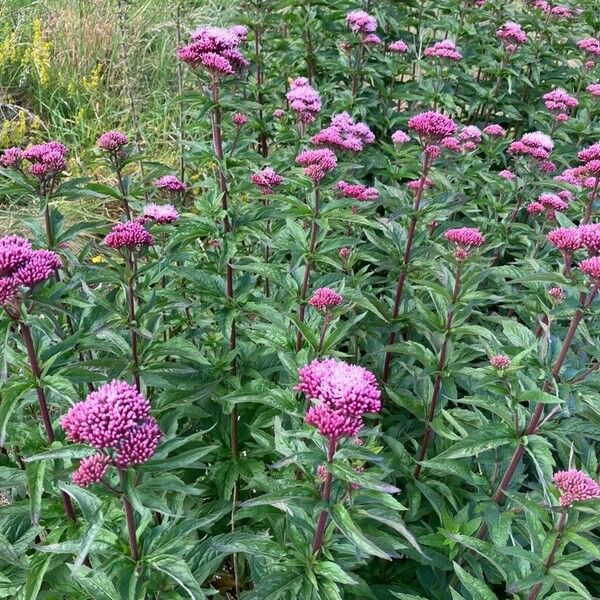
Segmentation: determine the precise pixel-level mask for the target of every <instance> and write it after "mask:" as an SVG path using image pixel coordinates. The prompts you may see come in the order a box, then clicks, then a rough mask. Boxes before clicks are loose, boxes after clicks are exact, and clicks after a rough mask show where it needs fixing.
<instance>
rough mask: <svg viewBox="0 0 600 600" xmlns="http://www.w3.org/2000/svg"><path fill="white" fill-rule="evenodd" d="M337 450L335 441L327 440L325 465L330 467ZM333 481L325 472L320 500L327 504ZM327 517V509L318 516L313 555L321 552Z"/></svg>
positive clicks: (330, 475)
mask: <svg viewBox="0 0 600 600" xmlns="http://www.w3.org/2000/svg"><path fill="white" fill-rule="evenodd" d="M336 448H337V440H329V446H328V447H327V464H328V465H330V464H331V463H332V462H333V457H334V456H335V451H336ZM332 481H333V476H332V474H331V472H330V471H329V469H328V470H327V475H326V476H325V483H324V484H323V492H322V494H321V498H322V499H323V502H326V503H327V504H329V502H330V500H331V484H332ZM328 517H329V509H327V510H324V511H321V514H320V515H319V521H318V523H317V528H316V530H315V539H314V541H313V547H312V550H313V554H318V553H319V550H321V546H322V545H323V536H324V534H325V527H326V526H327V519H328Z"/></svg>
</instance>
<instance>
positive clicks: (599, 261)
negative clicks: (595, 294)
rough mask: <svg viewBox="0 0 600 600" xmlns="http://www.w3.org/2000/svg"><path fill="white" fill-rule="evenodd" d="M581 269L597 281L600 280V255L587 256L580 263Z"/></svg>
mask: <svg viewBox="0 0 600 600" xmlns="http://www.w3.org/2000/svg"><path fill="white" fill-rule="evenodd" d="M579 270H580V271H581V272H582V273H585V274H586V275H588V276H589V277H590V279H592V280H593V281H595V282H600V256H592V257H591V258H586V259H584V260H582V261H581V262H580V263H579Z"/></svg>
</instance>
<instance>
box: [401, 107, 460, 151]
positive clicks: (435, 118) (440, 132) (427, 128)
mask: <svg viewBox="0 0 600 600" xmlns="http://www.w3.org/2000/svg"><path fill="white" fill-rule="evenodd" d="M408 128H409V129H411V130H412V131H414V132H415V133H416V134H417V135H418V136H419V137H420V138H421V140H422V141H423V143H425V144H428V143H430V142H434V141H439V140H442V139H443V138H445V137H451V136H453V135H454V134H455V133H456V130H457V129H458V126H457V125H456V123H455V122H454V121H453V120H452V119H451V118H450V117H447V116H446V115H443V114H442V113H438V112H434V111H431V110H430V111H427V112H423V113H419V114H418V115H415V116H414V117H411V118H410V119H409V120H408Z"/></svg>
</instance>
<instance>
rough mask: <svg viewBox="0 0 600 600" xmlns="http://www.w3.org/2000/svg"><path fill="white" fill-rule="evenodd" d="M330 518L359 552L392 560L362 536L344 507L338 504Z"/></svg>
mask: <svg viewBox="0 0 600 600" xmlns="http://www.w3.org/2000/svg"><path fill="white" fill-rule="evenodd" d="M331 518H332V519H333V522H334V523H335V524H336V526H337V527H338V529H339V530H340V532H341V533H342V535H343V536H344V537H345V538H347V539H348V540H350V541H351V542H352V543H353V544H354V545H355V546H356V547H357V548H358V549H359V550H362V551H363V552H365V553H367V554H370V555H373V556H378V557H379V558H385V559H386V560H392V559H391V557H390V556H389V555H388V554H386V553H385V552H384V551H383V550H382V549H381V548H379V547H378V546H376V545H375V544H374V543H373V542H371V541H370V540H368V539H367V538H366V537H365V536H364V535H363V533H362V531H361V530H360V529H359V528H358V526H357V525H356V524H355V523H354V521H353V520H352V517H351V516H350V513H349V512H348V511H347V510H346V507H345V506H344V505H343V504H342V503H341V502H338V503H337V504H336V505H335V506H334V507H333V509H332V511H331Z"/></svg>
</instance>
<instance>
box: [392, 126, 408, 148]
mask: <svg viewBox="0 0 600 600" xmlns="http://www.w3.org/2000/svg"><path fill="white" fill-rule="evenodd" d="M407 142H410V136H408V135H407V134H406V133H404V131H402V130H400V129H398V130H397V131H394V133H392V143H393V144H394V145H395V146H400V145H402V144H406V143H407Z"/></svg>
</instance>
